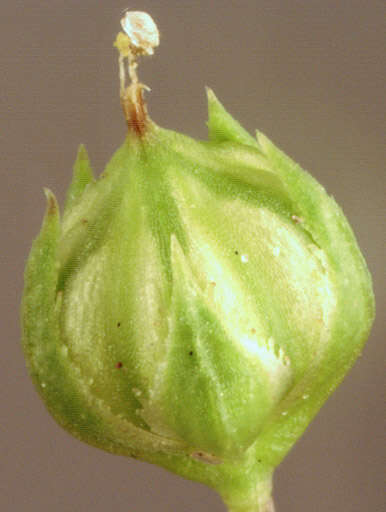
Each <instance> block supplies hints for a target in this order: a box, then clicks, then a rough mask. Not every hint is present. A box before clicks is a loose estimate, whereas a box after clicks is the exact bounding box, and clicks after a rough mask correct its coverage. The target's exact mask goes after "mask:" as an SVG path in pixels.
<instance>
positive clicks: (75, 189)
mask: <svg viewBox="0 0 386 512" xmlns="http://www.w3.org/2000/svg"><path fill="white" fill-rule="evenodd" d="M93 181H95V180H94V176H93V172H92V169H91V164H90V159H89V156H88V153H87V150H86V148H85V146H84V145H83V144H80V145H79V148H78V153H77V156H76V160H75V163H74V167H73V177H72V182H71V184H70V186H69V188H68V190H67V194H66V201H65V206H64V215H65V214H66V212H67V211H68V210H70V209H71V207H72V206H73V205H74V204H75V203H77V202H78V201H79V200H80V198H81V196H82V195H83V192H84V190H85V188H86V187H87V185H88V184H89V183H91V182H93Z"/></svg>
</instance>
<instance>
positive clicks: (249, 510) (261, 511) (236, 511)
mask: <svg viewBox="0 0 386 512" xmlns="http://www.w3.org/2000/svg"><path fill="white" fill-rule="evenodd" d="M228 512H275V505H274V503H273V500H272V498H271V499H270V500H269V501H268V502H267V503H265V504H264V505H261V504H257V505H252V506H250V505H246V506H236V507H229V508H228Z"/></svg>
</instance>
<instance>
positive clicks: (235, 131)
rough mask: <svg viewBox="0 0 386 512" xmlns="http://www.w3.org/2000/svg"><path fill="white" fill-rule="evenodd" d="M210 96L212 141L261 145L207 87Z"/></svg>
mask: <svg viewBox="0 0 386 512" xmlns="http://www.w3.org/2000/svg"><path fill="white" fill-rule="evenodd" d="M206 93H207V97H208V122H207V125H208V132H209V133H208V134H209V140H210V141H211V142H224V141H233V142H237V143H239V144H246V145H248V146H254V147H257V148H258V147H259V145H258V143H257V141H256V139H254V138H253V137H252V135H250V134H249V133H248V132H247V131H246V130H245V129H244V128H243V127H242V126H241V124H240V123H239V122H238V121H236V119H234V118H233V117H232V116H231V115H230V114H229V112H227V111H226V110H225V108H224V107H223V106H222V104H221V103H220V102H219V101H218V99H217V97H216V95H215V94H214V92H213V91H212V89H209V87H207V88H206Z"/></svg>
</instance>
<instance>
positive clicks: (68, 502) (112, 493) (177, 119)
mask: <svg viewBox="0 0 386 512" xmlns="http://www.w3.org/2000/svg"><path fill="white" fill-rule="evenodd" d="M127 7H129V8H130V9H132V10H144V11H148V12H149V13H150V14H151V15H152V16H153V17H154V19H155V20H156V22H157V24H158V26H159V29H160V32H161V45H160V47H159V48H158V50H157V51H156V54H155V56H154V57H152V58H148V59H142V62H141V63H140V71H139V72H140V78H141V80H142V81H143V82H144V83H146V84H147V85H149V86H150V87H151V88H152V91H151V93H148V94H147V100H148V107H149V111H150V115H151V117H152V118H153V119H154V121H155V122H156V123H158V124H159V125H161V126H163V127H166V128H170V129H174V130H177V131H182V132H184V133H187V134H189V135H191V136H193V137H196V138H201V139H204V138H206V124H205V122H206V119H207V110H206V108H207V107H206V97H205V91H204V87H205V85H208V86H210V87H211V88H213V89H214V91H215V92H216V94H217V96H218V98H219V99H220V100H221V101H222V102H223V104H224V105H225V107H226V108H227V109H228V110H229V111H230V112H231V113H232V114H233V115H234V116H235V118H236V119H238V120H239V121H240V122H241V124H242V125H243V126H244V127H245V128H247V129H248V130H249V131H250V132H252V133H253V132H254V130H255V128H259V130H261V131H263V132H264V133H265V134H266V135H267V136H268V137H270V138H271V139H272V140H273V141H274V142H275V143H276V144H277V145H278V146H279V147H281V148H282V149H283V150H284V151H285V152H286V153H287V154H289V155H290V156H291V157H292V158H294V159H295V160H296V161H297V162H299V163H300V164H301V165H302V166H303V167H304V168H305V169H307V170H309V171H310V172H311V173H312V174H313V176H315V178H316V179H317V180H318V181H320V182H321V183H322V184H323V185H324V186H325V187H326V189H327V191H328V192H329V193H330V194H332V195H333V196H334V197H335V198H336V200H337V202H338V203H339V204H340V205H341V206H342V207H343V210H344V212H345V214H346V215H347V217H348V219H349V220H350V223H351V225H352V227H353V229H354V231H355V233H356V235H357V238H358V241H359V245H360V247H361V249H362V251H363V253H364V255H365V257H366V260H367V263H368V266H369V268H370V271H371V273H372V275H373V278H374V287H375V293H376V297H377V310H378V317H377V320H376V323H375V325H374V328H373V331H372V334H371V337H370V339H369V342H368V344H367V345H366V347H365V349H364V351H363V355H362V357H361V358H360V359H359V360H358V362H357V364H356V365H355V367H354V368H353V370H352V371H351V372H350V374H349V375H348V376H347V378H346V379H345V381H344V383H343V384H342V386H341V387H340V388H339V389H338V391H337V392H336V393H335V394H334V395H333V396H332V397H331V398H330V400H329V401H328V403H327V404H326V405H325V406H324V407H323V409H322V410H321V412H320V413H319V415H318V416H317V418H316V419H315V420H314V422H313V423H312V424H311V425H310V427H309V428H308V430H307V432H306V433H305V435H304V436H303V438H302V439H301V440H300V441H299V442H298V443H297V444H296V446H295V447H294V448H293V450H292V452H291V453H290V454H289V455H288V457H287V458H286V459H285V461H284V462H283V464H282V465H281V466H280V467H279V469H278V470H277V471H276V477H275V501H276V506H277V512H309V511H313V512H326V511H328V512H362V511H371V512H381V511H382V510H384V504H385V495H384V489H383V482H384V460H385V449H384V444H385V443H384V436H383V433H384V425H385V423H384V418H385V416H384V388H385V386H384V384H385V380H384V356H385V349H384V314H383V311H384V306H385V288H386V286H385V284H386V283H385V252H384V249H385V184H386V180H385V177H386V173H385V157H386V152H385V117H386V116H385V114H386V112H385V110H386V109H385V42H386V41H385V33H386V30H385V29H386V27H385V19H386V4H385V3H384V2H383V1H381V0H380V1H376V0H366V1H364V0H341V1H336V0H335V1H333V0H324V1H323V2H321V1H320V0H308V1H298V0H246V1H242V0H238V1H236V0H234V1H233V0H221V1H220V0H211V1H207V0H206V1H203V0H195V1H194V2H190V1H181V0H168V1H160V0H159V1H150V0H149V1H146V0H143V1H137V2H129V3H128V2H127V0H126V1H118V0H110V1H105V2H98V1H93V0H81V1H79V0H65V1H64V0H63V1H60V0H51V1H50V2H46V1H43V0H30V1H27V2H25V1H24V0H23V1H21V0H3V2H2V7H1V17H0V28H1V30H0V56H1V73H0V91H1V97H0V125H1V126H0V151H1V152H0V154H1V161H2V163H1V166H0V173H1V187H0V193H1V202H0V215H1V217H0V219H1V238H2V248H1V252H0V259H1V304H0V315H1V317H2V320H1V324H2V328H1V337H2V340H1V343H2V356H1V358H0V379H1V382H0V390H1V391H0V394H1V400H2V403H1V408H0V411H1V413H0V417H1V419H0V436H1V439H0V451H1V452H0V465H1V466H2V469H1V473H2V477H1V479H0V487H1V489H0V509H1V510H4V511H7V512H16V511H17V512H19V511H24V510H28V511H29V512H33V511H40V512H44V511H49V510H50V511H51V510H54V511H55V512H67V511H70V510H71V511H72V510H75V511H77V512H78V511H79V512H83V511H85V512H86V511H90V510H92V511H93V512H105V511H106V510H114V511H116V512H141V511H154V512H162V511H164V512H166V511H168V512H170V511H176V512H198V511H207V510H208V511H213V512H221V511H224V510H225V508H224V506H223V504H222V502H221V500H220V498H219V497H218V496H217V495H216V494H215V493H214V492H213V491H211V490H209V489H207V488H206V487H204V486H202V485H199V484H196V483H193V482H190V481H186V480H183V479H182V478H179V477H177V476H175V475H172V474H169V473H168V472H166V471H165V470H163V469H160V468H157V467H154V466H151V465H149V464H145V463H141V462H138V461H134V460H131V459H125V458H123V457H117V456H112V455H109V454H107V453H104V452H102V451H99V450H97V449H95V448H92V447H89V446H87V445H85V444H82V443H80V442H79V441H77V440H75V439H73V438H72V437H70V436H69V435H68V434H67V433H66V432H65V431H63V430H62V429H61V428H60V427H58V426H57V425H56V423H55V422H54V420H53V419H52V418H51V417H50V416H49V415H48V413H47V412H46V410H45V408H44V406H43V403H42V402H41V400H40V398H38V395H37V394H36V392H35V390H34V388H33V386H32V384H31V382H30V380H29V377H28V375H27V373H26V370H25V364H24V358H23V355H22V352H21V348H20V328H19V304H20V298H21V293H22V287H23V269H24V265H25V261H26V258H27V255H28V251H29V249H30V246H31V242H32V239H33V238H34V237H35V236H36V235H37V233H38V230H39V229H40V224H41V220H42V216H43V212H44V208H45V199H44V196H43V192H42V189H43V187H49V188H51V189H52V190H53V191H54V192H55V193H56V194H57V197H58V199H59V200H60V201H61V202H62V201H63V198H64V193H65V190H66V188H67V186H68V184H69V181H70V179H71V172H72V171H71V169H72V165H73V161H74V158H75V155H76V151H77V147H78V144H79V143H80V142H83V143H84V144H85V145H86V147H87V149H88V151H89V154H90V157H91V161H92V164H93V168H94V171H95V173H96V174H99V173H100V172H101V171H102V170H103V168H104V166H105V164H106V162H107V161H108V160H109V159H110V157H111V155H112V153H113V152H114V150H115V149H116V148H117V147H118V145H120V144H121V142H122V141H123V139H124V137H125V122H124V119H123V115H122V113H121V108H120V103H119V94H118V89H119V81H118V63H117V52H116V50H115V49H114V48H113V47H112V43H113V40H114V38H115V36H116V33H117V32H118V30H119V28H120V26H119V20H120V17H121V14H122V11H123V10H124V9H125V8H127Z"/></svg>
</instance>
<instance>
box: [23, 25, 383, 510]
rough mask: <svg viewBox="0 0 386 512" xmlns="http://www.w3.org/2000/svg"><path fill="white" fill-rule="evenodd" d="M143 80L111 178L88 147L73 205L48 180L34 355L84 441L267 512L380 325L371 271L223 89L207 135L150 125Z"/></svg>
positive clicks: (33, 312)
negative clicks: (304, 440)
mask: <svg viewBox="0 0 386 512" xmlns="http://www.w3.org/2000/svg"><path fill="white" fill-rule="evenodd" d="M130 26H131V25H130ZM122 37H123V39H122ZM125 37H126V36H124V35H123V34H122V36H121V39H120V41H121V42H120V43H119V44H120V45H121V47H120V49H121V55H122V51H123V50H122V40H123V41H124V42H125ZM152 37H153V39H154V34H153V35H152ZM118 47H119V45H118ZM125 48H126V50H127V48H128V46H127V47H125ZM126 50H125V51H126ZM127 51H128V52H129V50H127ZM148 53H150V50H149V51H148ZM126 56H127V55H126ZM121 63H122V62H121ZM121 79H122V75H121ZM121 85H122V82H121ZM142 89H143V86H142V85H141V84H139V83H138V82H136V81H135V80H134V81H133V83H132V85H131V86H130V87H129V88H127V89H126V88H125V86H124V84H123V85H122V91H121V93H122V103H123V106H124V110H125V113H126V117H127V120H128V125H129V133H128V136H127V138H126V140H125V141H124V143H123V144H122V146H121V147H120V148H119V149H118V151H117V152H116V153H115V155H114V156H113V158H112V159H111V161H110V163H109V164H108V165H107V168H106V170H105V172H104V173H103V174H102V175H101V177H100V178H99V179H97V180H95V179H94V178H93V177H92V173H91V169H90V164H89V161H88V156H87V153H86V150H85V149H84V148H83V147H81V148H80V150H79V153H78V158H77V161H76V163H75V167H74V178H73V182H72V184H71V185H70V188H69V191H68V195H67V201H66V205H65V208H64V212H63V216H62V218H60V217H59V208H58V205H57V202H56V199H55V197H54V195H53V194H52V193H51V192H49V191H47V192H46V195H47V211H46V215H45V219H44V222H43V227H42V230H41V232H40V234H39V236H38V238H37V239H36V240H35V242H34V244H33V246H32V250H31V253H30V256H29V260H28V264H27V269H26V273H25V292H24V298H23V307H22V317H23V343H24V349H25V354H26V359H27V364H28V367H29V370H30V373H31V376H32V378H33V380H34V382H35V384H36V387H37V389H38V390H39V392H40V394H41V396H42V398H43V400H44V401H45V403H46V405H47V407H48V409H49V410H50V412H51V413H52V414H53V416H54V417H55V418H56V420H57V421H58V422H59V423H60V424H61V425H62V426H63V427H64V428H65V429H67V430H68V431H69V432H71V433H72V434H73V435H74V436H76V437H78V438H79V439H81V440H83V441H85V442H87V443H90V444H92V445H95V446H97V447H99V448H102V449H104V450H107V451H109V452H112V453H116V454H120V455H127V456H133V457H138V458H140V459H142V460H145V461H149V462H152V463H156V464H159V465H161V466H163V467H165V468H167V469H169V470H171V471H174V472H176V473H178V474H180V475H182V476H184V477H187V478H191V479H194V480H198V481H200V482H203V483H206V484H208V485H210V486H211V487H214V488H215V489H216V490H217V491H218V492H219V493H220V494H221V495H222V497H223V499H224V501H225V502H226V503H227V504H228V506H229V509H230V510H233V511H239V512H241V511H244V512H247V511H263V510H269V508H267V507H269V506H272V505H269V500H270V492H271V477H272V472H273V470H274V468H275V467H276V466H277V465H278V464H279V463H280V461H281V460H282V459H283V457H284V456H285V455H286V453H287V452H288V450H289V449H290V448H291V446H292V445H293V444H294V442H295V441H296V440H297V439H298V438H299V436H300V435H301V434H302V432H303V431H304V429H305V428H306V427H307V425H308V423H309V422H310V421H311V419H312V418H313V417H314V415H315V414H316V413H317V411H318V410H319V408H320V407H321V405H322V404H323V403H324V401H325V400H326V399H327V397H328V396H329V395H330V393H331V392H332V391H333V390H334V389H335V387H336V386H337V385H338V384H339V382H340V381H341V380H342V378H343V377H344V375H345V374H346V372H347V371H348V369H349V368H350V367H351V365H352V364H353V362H354V361H355V359H356V358H357V356H358V355H359V353H360V351H361V348H362V346H363V343H364V342H365V340H366V338H367V336H368V333H369V330H370V327H371V324H372V321H373V317H374V299H373V294H372V287H371V280H370V276H369V273H368V270H367V268H366V265H365V262H364V260H363V257H362V255H361V253H360V251H359V249H358V246H357V243H356V241H355V238H354V235H353V233H352V231H351V229H350V226H349V225H348V223H347V220H346V219H345V217H344V215H343V214H342V211H341V210H340V208H339V207H338V206H337V204H336V203H335V201H334V200H333V199H332V198H331V197H329V196H328V195H327V194H326V192H325V190H324V189H323V187H322V186H321V185H319V184H318V183H317V182H316V181H315V180H314V179H313V178H312V177H311V176H310V175H309V174H307V173H306V172H305V171H303V170H302V169H301V168H300V167H299V166H298V165H296V164H295V163H294V162H293V161H292V160H290V159H289V158H288V157H287V156H286V155H285V154H284V153H282V152H281V151H280V150H279V149H278V148H276V147H275V146H274V145H273V143H272V142H270V141H269V140H268V139H267V138H266V137H265V136H264V135H262V134H261V133H258V135H257V138H256V139H255V138H253V137H252V136H250V135H249V134H248V133H247V132H245V131H244V129H243V128H242V127H241V126H240V125H239V124H238V123H237V122H236V121H235V120H234V119H233V118H232V117H231V116H230V115H229V114H228V113H227V112H226V111H225V110H224V108H223V106H222V105H221V104H220V103H219V101H218V100H217V99H216V97H215V95H214V93H213V92H212V91H208V102H209V121H208V126H209V140H208V141H207V142H199V141H196V140H194V139H191V138H189V137H187V136H185V135H181V134H179V133H175V132H172V131H168V130H165V129H162V128H160V127H158V126H157V125H155V124H154V123H153V122H152V121H151V120H150V119H149V117H148V115H147V113H146V109H145V107H144V103H143V101H142Z"/></svg>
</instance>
